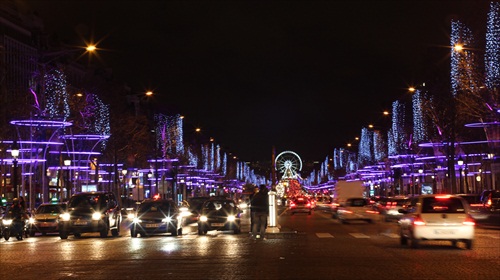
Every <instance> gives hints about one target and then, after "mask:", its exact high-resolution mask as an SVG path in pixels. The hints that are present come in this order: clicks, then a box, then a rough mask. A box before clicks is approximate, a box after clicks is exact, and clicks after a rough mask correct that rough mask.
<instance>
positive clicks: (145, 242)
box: [0, 210, 500, 279]
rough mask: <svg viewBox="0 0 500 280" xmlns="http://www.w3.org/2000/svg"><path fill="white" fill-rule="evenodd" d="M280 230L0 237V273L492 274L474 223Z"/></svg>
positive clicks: (327, 221)
mask: <svg viewBox="0 0 500 280" xmlns="http://www.w3.org/2000/svg"><path fill="white" fill-rule="evenodd" d="M278 220H279V224H280V226H281V231H280V232H279V233H274V234H268V235H267V238H266V240H257V241H256V240H253V239H251V238H250V235H249V234H248V231H249V221H248V218H247V217H246V215H244V221H243V230H242V233H241V234H238V235H234V234H232V233H231V232H215V231H211V232H208V234H207V235H206V236H198V235H197V233H196V226H190V227H188V228H184V234H183V235H182V236H179V237H172V236H168V235H157V236H151V237H147V238H131V237H130V233H129V231H127V229H126V225H125V223H124V227H123V228H122V231H121V234H120V236H119V237H117V238H113V237H108V238H106V239H102V238H99V235H98V234H83V235H82V237H81V238H78V239H77V238H74V237H73V236H70V238H68V239H67V240H61V239H60V238H59V236H57V235H48V236H39V235H37V236H36V237H30V238H27V239H24V240H22V241H17V240H16V239H12V238H11V239H10V240H9V241H5V240H1V241H0V278H2V279H8V278H12V277H15V278H16V279H36V278H40V279H159V278H160V277H162V278H167V279H496V278H498V277H499V276H500V230H498V229H492V228H477V230H476V238H475V243H474V247H473V249H472V250H466V249H465V247H463V246H462V244H461V245H460V247H459V248H457V247H452V246H451V244H450V243H449V242H427V243H423V244H422V247H421V248H420V249H410V248H409V247H406V246H401V245H400V244H399V237H398V235H397V232H398V225H397V223H396V222H390V223H387V222H383V221H382V222H377V223H374V224H368V223H364V222H353V223H351V224H345V225H344V224H340V223H339V222H338V221H337V220H335V219H332V218H331V214H330V213H329V212H326V211H322V210H316V211H313V213H312V215H307V214H296V215H293V216H292V215H290V214H288V213H287V212H285V213H283V214H282V215H280V217H279V219H278Z"/></svg>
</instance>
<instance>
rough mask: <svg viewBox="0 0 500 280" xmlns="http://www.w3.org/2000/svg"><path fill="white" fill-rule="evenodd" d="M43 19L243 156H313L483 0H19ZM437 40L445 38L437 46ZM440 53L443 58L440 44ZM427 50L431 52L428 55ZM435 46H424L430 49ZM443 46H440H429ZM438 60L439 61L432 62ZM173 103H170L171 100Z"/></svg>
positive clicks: (415, 71) (357, 126)
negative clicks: (88, 44)
mask: <svg viewBox="0 0 500 280" xmlns="http://www.w3.org/2000/svg"><path fill="white" fill-rule="evenodd" d="M24 2H25V3H28V4H29V6H30V7H31V8H32V9H34V10H36V11H38V13H39V15H40V16H41V17H42V18H43V19H44V22H45V26H46V29H47V31H50V32H55V33H57V34H58V36H60V37H61V38H62V39H65V40H68V41H75V38H78V34H80V35H81V36H83V37H84V38H86V39H88V38H91V37H93V38H94V40H96V41H99V40H100V44H99V45H98V47H99V48H102V49H104V50H102V51H101V52H100V58H101V61H100V63H102V64H104V65H106V66H108V67H111V68H112V69H113V72H114V74H115V78H117V79H119V80H123V81H126V82H127V83H128V84H129V85H130V86H132V88H133V89H134V90H135V91H136V92H142V91H145V90H148V89H153V90H154V91H155V92H156V93H158V94H159V96H157V99H156V101H157V102H158V103H159V104H161V105H162V106H163V105H164V106H165V108H169V110H171V111H172V113H181V114H183V115H184V116H185V124H186V127H185V129H186V130H188V131H189V130H193V129H194V128H195V127H198V126H199V127H201V128H202V130H203V131H204V134H206V135H207V136H211V137H214V138H215V141H216V142H217V143H219V144H220V145H221V146H222V147H223V148H225V149H228V150H230V151H232V152H233V153H234V154H235V155H237V156H238V157H239V158H240V159H241V160H244V161H257V160H263V161H265V160H269V159H270V158H271V150H272V146H273V145H274V146H275V147H276V151H277V152H278V153H279V152H281V151H284V150H292V151H295V152H296V153H298V154H299V155H300V156H301V157H302V158H303V160H308V161H311V160H319V161H322V160H323V159H324V158H325V157H326V156H328V155H331V154H332V152H333V149H334V148H338V147H345V145H346V143H347V142H350V141H351V140H352V139H354V137H355V136H358V135H359V134H360V131H361V128H362V127H363V126H366V125H367V124H368V123H376V122H377V121H379V120H380V118H381V117H382V111H383V110H385V109H390V107H391V103H392V102H393V101H395V100H398V99H400V98H402V96H404V95H405V94H407V91H406V88H407V87H408V86H410V85H414V84H416V83H417V82H423V81H422V80H421V79H422V77H423V74H424V72H425V67H426V63H428V62H426V61H428V59H429V54H432V53H433V52H436V51H439V49H441V51H442V50H443V49H444V48H445V47H446V46H448V45H449V32H450V20H451V18H452V17H454V16H457V15H458V16H460V17H463V18H466V19H467V20H468V21H470V22H472V23H473V24H474V25H475V26H478V27H479V29H478V30H475V31H476V32H478V33H479V34H481V36H483V37H484V32H485V29H486V26H485V25H484V22H485V20H486V14H487V11H488V6H489V4H488V3H489V2H487V1H479V0H476V1H437V0H436V1H430V0H429V1H405V0H400V1H395V0H394V1H355V0H350V1H318V2H316V1H220V2H219V1H201V2H196V1H179V2H172V1H158V0H157V1H144V0H140V1H139V0H137V1H131V0H128V1H127V0H120V1H105V0H102V1H78V0H72V1H51V0H39V1H35V0H30V1H24ZM444 50H445V49H444ZM443 53H444V55H443V56H442V57H441V58H442V61H441V62H438V61H433V63H436V64H438V65H440V67H443V69H444V70H447V67H449V66H448V65H447V64H446V62H445V59H446V51H444V52H443ZM434 56H435V55H434ZM431 57H432V55H431ZM437 57H438V58H439V57H440V56H439V55H438V56H437ZM439 63H440V64H439ZM174 111H175V112H174Z"/></svg>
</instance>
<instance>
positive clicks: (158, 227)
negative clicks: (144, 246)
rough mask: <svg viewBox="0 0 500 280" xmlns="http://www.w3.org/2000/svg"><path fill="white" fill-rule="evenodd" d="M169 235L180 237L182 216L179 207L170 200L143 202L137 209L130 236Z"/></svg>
mask: <svg viewBox="0 0 500 280" xmlns="http://www.w3.org/2000/svg"><path fill="white" fill-rule="evenodd" d="M159 233H171V234H172V235H173V236H177V235H182V216H181V215H180V210H179V207H177V205H176V204H175V202H174V201H173V200H171V199H152V200H144V201H143V202H142V203H141V204H140V205H139V208H138V209H137V212H136V214H135V217H134V219H133V220H132V225H131V226H130V236H132V237H137V235H138V234H140V235H141V237H142V236H147V235H151V234H159Z"/></svg>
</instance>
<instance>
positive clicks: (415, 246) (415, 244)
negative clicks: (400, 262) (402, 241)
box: [411, 237, 420, 249]
mask: <svg viewBox="0 0 500 280" xmlns="http://www.w3.org/2000/svg"><path fill="white" fill-rule="evenodd" d="M411 247H412V248H413V249H418V248H420V240H418V239H416V238H413V237H412V238H411Z"/></svg>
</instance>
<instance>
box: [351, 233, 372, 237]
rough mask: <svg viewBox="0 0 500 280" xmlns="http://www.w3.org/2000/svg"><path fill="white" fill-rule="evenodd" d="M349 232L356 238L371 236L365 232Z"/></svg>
mask: <svg viewBox="0 0 500 280" xmlns="http://www.w3.org/2000/svg"><path fill="white" fill-rule="evenodd" d="M349 234H350V235H352V236H353V237H354V238H370V236H368V235H366V234H364V233H358V232H353V233H349Z"/></svg>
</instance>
